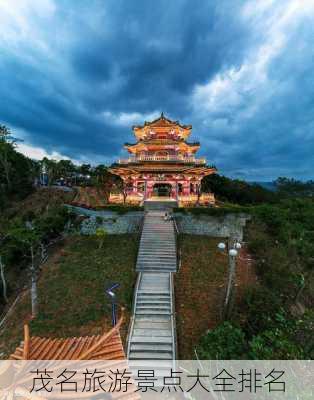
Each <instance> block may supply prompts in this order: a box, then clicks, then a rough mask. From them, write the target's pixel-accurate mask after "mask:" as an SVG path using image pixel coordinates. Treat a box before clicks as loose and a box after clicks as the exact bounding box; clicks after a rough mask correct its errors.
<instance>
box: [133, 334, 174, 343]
mask: <svg viewBox="0 0 314 400" xmlns="http://www.w3.org/2000/svg"><path fill="white" fill-rule="evenodd" d="M135 343H143V344H148V343H150V344H159V343H163V344H172V337H171V336H143V335H141V336H137V335H133V336H132V338H131V344H135Z"/></svg>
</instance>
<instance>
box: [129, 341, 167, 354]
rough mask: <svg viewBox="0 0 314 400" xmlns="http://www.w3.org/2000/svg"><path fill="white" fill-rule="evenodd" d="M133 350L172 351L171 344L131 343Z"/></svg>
mask: <svg viewBox="0 0 314 400" xmlns="http://www.w3.org/2000/svg"><path fill="white" fill-rule="evenodd" d="M130 349H131V351H141V352H152V353H153V352H162V353H165V352H166V353H170V352H172V345H171V344H161V343H159V344H153V343H152V344H144V343H140V344H131V347H130Z"/></svg>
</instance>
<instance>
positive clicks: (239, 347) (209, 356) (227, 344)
mask: <svg viewBox="0 0 314 400" xmlns="http://www.w3.org/2000/svg"><path fill="white" fill-rule="evenodd" d="M245 353H246V341H245V335H244V332H243V331H242V329H241V328H239V327H237V326H235V325H232V324H231V323H230V322H224V323H223V324H221V325H219V326H218V327H217V328H216V329H213V330H210V331H208V332H207V333H206V335H204V336H203V337H202V338H201V340H200V342H199V345H198V347H197V355H198V357H199V358H200V359H203V360H215V359H220V360H232V359H241V358H244V357H245Z"/></svg>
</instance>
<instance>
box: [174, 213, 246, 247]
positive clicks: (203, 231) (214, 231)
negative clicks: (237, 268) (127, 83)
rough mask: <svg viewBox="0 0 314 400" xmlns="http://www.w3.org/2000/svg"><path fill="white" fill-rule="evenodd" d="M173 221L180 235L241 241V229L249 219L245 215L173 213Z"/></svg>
mask: <svg viewBox="0 0 314 400" xmlns="http://www.w3.org/2000/svg"><path fill="white" fill-rule="evenodd" d="M174 217H175V221H176V223H177V227H178V230H179V232H180V233H187V234H191V235H208V236H213V237H233V238H235V239H238V240H240V241H242V240H243V228H244V227H245V224H246V222H247V221H248V220H249V219H250V216H249V215H246V214H227V215H225V216H219V217H217V216H211V215H193V214H192V213H175V214H174Z"/></svg>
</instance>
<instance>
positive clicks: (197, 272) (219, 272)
mask: <svg viewBox="0 0 314 400" xmlns="http://www.w3.org/2000/svg"><path fill="white" fill-rule="evenodd" d="M219 241H220V240H219V239H216V238H210V237H207V236H194V235H181V237H180V247H181V252H182V253H181V259H182V264H181V269H180V271H179V273H177V274H176V276H175V296H176V318H177V336H178V346H179V358H180V359H191V358H194V354H193V351H194V350H193V349H194V346H195V345H196V344H197V342H198V340H199V338H200V336H201V335H202V334H204V332H205V331H206V330H207V329H209V328H212V327H214V326H215V325H216V324H217V323H218V321H219V320H220V314H219V309H221V303H222V299H223V293H224V283H225V278H226V271H227V258H226V257H225V256H224V255H222V254H220V253H218V252H217V244H218V242H219Z"/></svg>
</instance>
